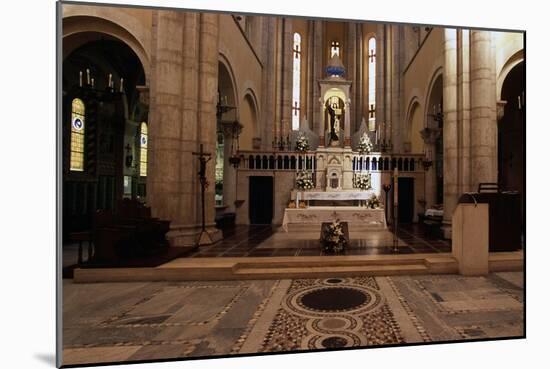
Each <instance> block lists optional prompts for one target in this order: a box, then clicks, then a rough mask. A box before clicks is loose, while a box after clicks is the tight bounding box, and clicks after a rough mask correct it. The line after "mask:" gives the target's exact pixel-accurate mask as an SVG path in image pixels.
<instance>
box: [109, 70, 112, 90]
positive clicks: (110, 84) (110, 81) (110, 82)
mask: <svg viewBox="0 0 550 369" xmlns="http://www.w3.org/2000/svg"><path fill="white" fill-rule="evenodd" d="M112 84H113V75H112V74H111V73H109V85H108V86H109V88H111V87H113V86H112Z"/></svg>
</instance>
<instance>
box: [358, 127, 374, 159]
mask: <svg viewBox="0 0 550 369" xmlns="http://www.w3.org/2000/svg"><path fill="white" fill-rule="evenodd" d="M357 150H359V154H370V152H371V151H372V142H371V140H370V138H369V135H368V134H367V132H365V133H363V135H362V136H361V138H360V139H359V146H358V147H357Z"/></svg>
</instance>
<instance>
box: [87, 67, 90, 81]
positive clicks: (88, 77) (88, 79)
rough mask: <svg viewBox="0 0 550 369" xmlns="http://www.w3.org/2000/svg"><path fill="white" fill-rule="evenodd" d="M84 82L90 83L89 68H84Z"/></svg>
mask: <svg viewBox="0 0 550 369" xmlns="http://www.w3.org/2000/svg"><path fill="white" fill-rule="evenodd" d="M86 84H88V85H89V84H90V70H89V69H86Z"/></svg>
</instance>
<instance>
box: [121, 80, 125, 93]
mask: <svg viewBox="0 0 550 369" xmlns="http://www.w3.org/2000/svg"><path fill="white" fill-rule="evenodd" d="M123 84H124V78H121V79H120V92H122V91H123V89H124V87H123Z"/></svg>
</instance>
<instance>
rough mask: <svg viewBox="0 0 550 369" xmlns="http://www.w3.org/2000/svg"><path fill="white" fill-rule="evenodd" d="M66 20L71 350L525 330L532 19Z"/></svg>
mask: <svg viewBox="0 0 550 369" xmlns="http://www.w3.org/2000/svg"><path fill="white" fill-rule="evenodd" d="M61 25H62V27H61V35H60V36H61V42H62V64H63V65H62V84H61V86H60V89H61V99H62V112H61V116H62V119H61V121H60V122H59V127H58V129H59V130H60V132H61V137H62V140H61V144H60V157H61V163H62V165H61V166H60V170H61V171H62V186H61V190H60V191H61V192H60V195H61V197H62V253H63V255H62V259H63V265H62V274H63V330H62V336H63V363H64V364H67V365H70V364H90V363H118V362H132V361H143V360H160V359H171V358H190V357H195V358H196V357H215V356H226V355H241V354H253V353H260V352H296V351H300V350H317V349H340V348H347V347H358V346H384V345H396V344H407V343H429V342H450V341H464V340H479V339H490V338H509V337H523V336H524V335H525V333H524V249H525V180H526V178H525V104H526V102H525V51H524V49H525V47H524V42H525V41H524V36H525V35H524V33H523V32H519V31H518V32H512V31H506V32H504V31H498V30H494V31H491V30H481V29H463V28H445V27H438V26H427V25H414V24H389V23H380V22H368V21H341V20H331V19H314V18H311V19H308V18H302V17H282V16H264V15H262V16H260V15H251V14H229V13H208V12H198V11H187V10H160V9H148V8H132V7H109V6H105V5H101V6H98V5H82V4H80V5H79V4H63V7H62V15H61Z"/></svg>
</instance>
